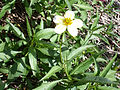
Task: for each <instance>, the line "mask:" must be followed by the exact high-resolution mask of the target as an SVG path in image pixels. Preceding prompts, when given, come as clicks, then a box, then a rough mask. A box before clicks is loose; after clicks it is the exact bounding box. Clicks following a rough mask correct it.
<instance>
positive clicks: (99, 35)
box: [93, 34, 110, 45]
mask: <svg viewBox="0 0 120 90" xmlns="http://www.w3.org/2000/svg"><path fill="white" fill-rule="evenodd" d="M93 35H95V36H97V37H98V38H100V39H102V40H103V41H104V42H106V43H107V44H108V45H110V43H109V41H108V40H107V38H106V37H104V36H103V35H101V34H93Z"/></svg>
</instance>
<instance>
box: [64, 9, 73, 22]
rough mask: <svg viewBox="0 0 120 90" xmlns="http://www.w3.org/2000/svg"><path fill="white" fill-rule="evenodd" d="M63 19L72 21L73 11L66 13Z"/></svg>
mask: <svg viewBox="0 0 120 90" xmlns="http://www.w3.org/2000/svg"><path fill="white" fill-rule="evenodd" d="M64 17H65V18H70V19H71V20H73V19H74V17H75V14H74V12H73V11H66V13H65V15H64Z"/></svg>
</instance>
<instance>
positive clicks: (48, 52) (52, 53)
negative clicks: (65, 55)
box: [37, 48, 56, 57]
mask: <svg viewBox="0 0 120 90" xmlns="http://www.w3.org/2000/svg"><path fill="white" fill-rule="evenodd" d="M37 49H38V50H39V51H41V52H42V53H43V54H45V55H47V56H50V57H53V56H55V53H56V51H55V50H53V49H50V48H37Z"/></svg>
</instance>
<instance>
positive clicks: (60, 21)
mask: <svg viewBox="0 0 120 90" xmlns="http://www.w3.org/2000/svg"><path fill="white" fill-rule="evenodd" d="M63 20H64V17H62V16H59V15H57V16H55V17H54V18H53V22H54V23H56V24H60V23H63Z"/></svg>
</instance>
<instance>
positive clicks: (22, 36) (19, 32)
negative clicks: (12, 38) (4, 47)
mask: <svg viewBox="0 0 120 90" xmlns="http://www.w3.org/2000/svg"><path fill="white" fill-rule="evenodd" d="M6 21H7V22H8V23H9V24H10V26H11V27H12V28H13V29H12V31H13V33H14V34H15V35H16V36H17V37H19V38H21V39H25V37H24V34H23V33H22V32H21V31H20V29H19V28H18V27H16V26H14V25H13V24H12V23H11V22H10V21H9V20H8V19H7V20H6Z"/></svg>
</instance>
